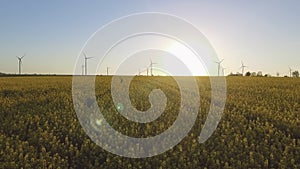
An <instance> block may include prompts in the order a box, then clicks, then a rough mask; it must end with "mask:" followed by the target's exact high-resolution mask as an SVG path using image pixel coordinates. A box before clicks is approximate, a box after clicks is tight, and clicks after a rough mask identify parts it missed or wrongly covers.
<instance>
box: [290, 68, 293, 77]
mask: <svg viewBox="0 0 300 169" xmlns="http://www.w3.org/2000/svg"><path fill="white" fill-rule="evenodd" d="M289 70H290V77H292V71H293V69H292V68H291V67H289Z"/></svg>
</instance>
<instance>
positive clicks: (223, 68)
mask: <svg viewBox="0 0 300 169" xmlns="http://www.w3.org/2000/svg"><path fill="white" fill-rule="evenodd" d="M225 69H227V68H225V67H222V70H223V75H224V76H225Z"/></svg>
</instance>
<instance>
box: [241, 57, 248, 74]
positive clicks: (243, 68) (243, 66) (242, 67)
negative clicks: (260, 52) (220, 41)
mask: <svg viewBox="0 0 300 169" xmlns="http://www.w3.org/2000/svg"><path fill="white" fill-rule="evenodd" d="M241 63H242V66H241V67H240V69H242V76H244V70H245V67H247V66H245V65H244V63H243V61H241Z"/></svg>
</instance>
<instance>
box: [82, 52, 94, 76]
mask: <svg viewBox="0 0 300 169" xmlns="http://www.w3.org/2000/svg"><path fill="white" fill-rule="evenodd" d="M83 55H84V64H85V65H84V67H85V75H87V74H88V73H87V71H88V66H87V61H88V60H89V59H92V58H93V57H87V56H86V54H85V53H84V52H83Z"/></svg>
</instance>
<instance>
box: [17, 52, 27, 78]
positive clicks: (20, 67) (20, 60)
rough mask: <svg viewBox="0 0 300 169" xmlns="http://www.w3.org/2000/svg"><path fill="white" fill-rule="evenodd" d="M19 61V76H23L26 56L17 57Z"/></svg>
mask: <svg viewBox="0 0 300 169" xmlns="http://www.w3.org/2000/svg"><path fill="white" fill-rule="evenodd" d="M16 57H17V58H18V60H19V75H20V74H22V59H23V58H24V57H25V54H24V55H23V56H22V57H18V56H16Z"/></svg>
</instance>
